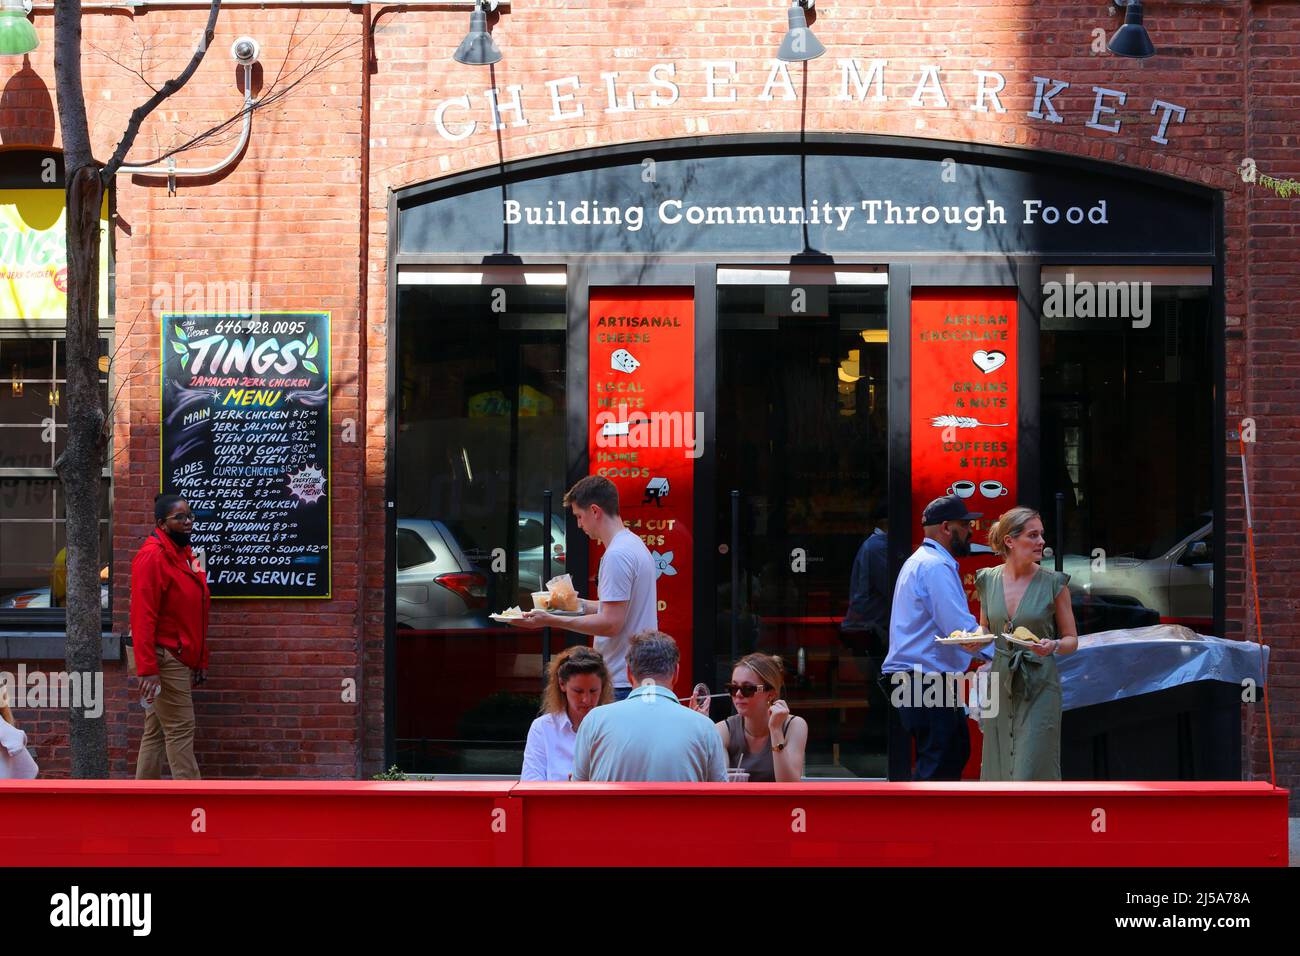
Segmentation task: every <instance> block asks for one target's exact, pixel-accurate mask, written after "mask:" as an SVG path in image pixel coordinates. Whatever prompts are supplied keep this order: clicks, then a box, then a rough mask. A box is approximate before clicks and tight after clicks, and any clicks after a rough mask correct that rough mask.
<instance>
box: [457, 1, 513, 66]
mask: <svg viewBox="0 0 1300 956" xmlns="http://www.w3.org/2000/svg"><path fill="white" fill-rule="evenodd" d="M497 2H498V0H476V2H475V4H474V9H473V11H471V12H470V15H469V33H468V34H466V36H465V39H463V40H461V41H460V46H458V47H456V52H455V53H453V54H452V59H454V60H455V61H456V62H457V63H464V64H465V65H467V66H491V65H492V64H493V63H500V62H501V51H500V50H499V49H497V45H496V44H495V43H493V42H492V34H490V33H488V29H487V15H488V13H489V12H491V11H493V10H495V9H496V8H497Z"/></svg>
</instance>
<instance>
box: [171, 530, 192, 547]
mask: <svg viewBox="0 0 1300 956" xmlns="http://www.w3.org/2000/svg"><path fill="white" fill-rule="evenodd" d="M191 533H192V532H189V531H168V532H167V537H169V538H171V539H172V541H173V542H174V543H175V545H176V547H178V548H188V547H189V546H190V534H191Z"/></svg>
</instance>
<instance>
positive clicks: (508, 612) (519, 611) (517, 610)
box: [496, 604, 524, 617]
mask: <svg viewBox="0 0 1300 956" xmlns="http://www.w3.org/2000/svg"><path fill="white" fill-rule="evenodd" d="M496 616H497V617H523V616H524V611H523V608H521V607H519V605H517V604H516V605H515V606H514V607H508V608H506V609H505V610H504V611H502V612H501V613H500V614H497V615H496Z"/></svg>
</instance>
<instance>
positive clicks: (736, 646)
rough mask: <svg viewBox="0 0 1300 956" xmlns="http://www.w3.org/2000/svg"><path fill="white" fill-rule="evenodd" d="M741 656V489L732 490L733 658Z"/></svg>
mask: <svg viewBox="0 0 1300 956" xmlns="http://www.w3.org/2000/svg"><path fill="white" fill-rule="evenodd" d="M738 657H740V491H739V490H737V489H734V488H733V489H732V491H731V659H732V660H733V661H734V660H736V659H737V658H738Z"/></svg>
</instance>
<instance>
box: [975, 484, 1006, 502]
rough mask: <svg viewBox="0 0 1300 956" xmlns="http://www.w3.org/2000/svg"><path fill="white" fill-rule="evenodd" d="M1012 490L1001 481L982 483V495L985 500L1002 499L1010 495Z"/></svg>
mask: <svg viewBox="0 0 1300 956" xmlns="http://www.w3.org/2000/svg"><path fill="white" fill-rule="evenodd" d="M1010 493H1011V492H1010V490H1009V489H1008V488H1007V487H1006V485H1004V484H1002V482H1000V481H981V482H980V494H982V495H983V496H984V497H985V498H1001V497H1002V496H1003V495H1008V494H1010Z"/></svg>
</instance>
